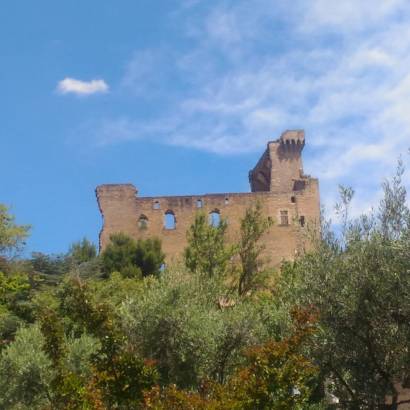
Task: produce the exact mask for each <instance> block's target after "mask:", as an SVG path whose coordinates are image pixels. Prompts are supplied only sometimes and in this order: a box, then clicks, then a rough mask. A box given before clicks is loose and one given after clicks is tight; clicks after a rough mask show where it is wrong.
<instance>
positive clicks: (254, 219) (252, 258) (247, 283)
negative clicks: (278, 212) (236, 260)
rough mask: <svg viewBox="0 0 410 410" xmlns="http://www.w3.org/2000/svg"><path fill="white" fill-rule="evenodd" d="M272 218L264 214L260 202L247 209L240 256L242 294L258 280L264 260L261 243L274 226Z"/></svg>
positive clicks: (240, 288)
mask: <svg viewBox="0 0 410 410" xmlns="http://www.w3.org/2000/svg"><path fill="white" fill-rule="evenodd" d="M272 224H273V221H272V219H271V218H269V217H268V218H265V217H264V216H263V215H262V207H261V204H260V203H259V202H258V203H257V204H256V205H255V206H254V207H253V208H248V209H247V210H246V213H245V216H244V218H243V219H242V221H241V231H240V235H241V237H240V242H239V247H238V248H239V257H240V264H241V269H240V275H239V285H238V291H239V294H240V295H244V294H245V293H246V292H248V291H249V290H251V289H252V287H254V285H255V284H256V281H257V280H258V276H259V274H260V272H261V268H262V265H263V261H262V259H261V254H262V252H263V250H264V249H265V246H264V245H262V244H260V239H261V238H262V235H263V234H264V233H265V232H266V231H267V230H268V229H269V228H270V227H271V226H272Z"/></svg>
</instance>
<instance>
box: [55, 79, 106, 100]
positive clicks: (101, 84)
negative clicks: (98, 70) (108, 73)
mask: <svg viewBox="0 0 410 410" xmlns="http://www.w3.org/2000/svg"><path fill="white" fill-rule="evenodd" d="M108 88H109V87H108V84H107V83H106V82H105V81H104V80H101V79H99V80H91V81H81V80H76V79H75V78H69V77H67V78H64V80H61V81H60V82H59V83H58V85H57V92H58V93H59V94H75V95H83V96H84V95H91V94H99V93H106V92H108Z"/></svg>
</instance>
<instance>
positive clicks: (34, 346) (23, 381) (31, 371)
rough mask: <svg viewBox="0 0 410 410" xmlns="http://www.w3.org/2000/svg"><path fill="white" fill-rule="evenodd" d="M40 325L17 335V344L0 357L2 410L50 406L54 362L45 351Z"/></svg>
mask: <svg viewBox="0 0 410 410" xmlns="http://www.w3.org/2000/svg"><path fill="white" fill-rule="evenodd" d="M43 342H44V340H43V336H42V334H41V332H40V329H39V327H38V326H37V325H31V326H29V327H23V328H21V329H19V330H18V331H17V334H16V337H15V340H14V341H13V342H12V343H11V344H10V345H8V346H7V347H6V348H5V349H4V350H3V351H2V352H1V356H0V407H1V408H2V409H11V408H16V409H17V408H26V409H38V410H40V409H45V408H47V407H48V406H49V405H50V400H49V399H50V384H51V381H52V380H53V377H54V371H53V368H52V364H51V360H50V359H49V358H48V357H47V355H46V354H45V353H44V352H43V351H42V344H43Z"/></svg>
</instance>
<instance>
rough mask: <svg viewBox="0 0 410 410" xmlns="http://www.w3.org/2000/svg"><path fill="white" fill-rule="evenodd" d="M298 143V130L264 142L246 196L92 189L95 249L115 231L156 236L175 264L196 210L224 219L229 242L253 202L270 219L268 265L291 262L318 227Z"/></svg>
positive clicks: (313, 192)
mask: <svg viewBox="0 0 410 410" xmlns="http://www.w3.org/2000/svg"><path fill="white" fill-rule="evenodd" d="M288 141H289V142H288ZM303 145H304V135H303V132H301V131H297V132H296V131H290V132H287V133H284V134H283V135H282V136H281V138H280V139H279V140H277V141H273V142H270V143H268V146H267V149H266V151H265V153H264V154H263V155H262V157H261V159H260V160H259V162H258V164H257V165H256V166H255V168H254V169H253V170H252V171H251V172H250V176H249V177H250V183H251V189H252V191H253V192H250V193H221V194H205V195H192V196H164V197H161V196H159V197H138V195H137V189H136V188H135V187H134V186H133V185H131V184H114V185H100V186H99V187H97V189H96V194H97V200H98V204H99V207H100V211H101V214H102V216H103V229H102V231H101V233H100V248H101V249H104V248H105V247H106V246H107V244H108V243H109V237H110V235H111V234H113V233H116V232H123V233H125V234H127V235H129V236H131V237H133V238H135V239H139V238H141V239H145V238H150V237H158V238H160V239H161V241H162V246H163V250H164V252H165V253H166V255H167V261H168V262H171V261H177V260H179V259H180V258H181V256H182V252H183V250H184V248H185V247H186V244H187V242H186V232H187V230H188V229H189V227H190V226H191V224H192V223H193V221H194V218H195V214H196V213H197V212H198V211H202V212H205V213H206V214H211V213H214V216H215V215H216V214H217V215H219V216H220V217H221V218H226V219H227V222H228V230H227V234H228V239H229V240H231V241H234V240H235V239H237V238H238V236H239V227H240V220H241V218H242V217H243V216H244V214H245V211H246V209H247V208H249V207H250V206H252V205H254V204H255V203H256V202H257V201H258V202H260V204H261V205H262V209H263V212H264V214H265V215H267V216H268V215H269V216H271V217H272V218H273V220H274V225H273V227H272V228H271V229H270V231H269V232H268V233H266V234H265V236H264V238H263V241H264V244H265V246H266V251H265V253H266V257H267V258H268V259H269V261H270V264H272V265H277V264H279V263H280V262H281V261H282V260H283V259H293V258H294V257H295V254H296V253H297V252H301V251H302V250H303V248H304V246H306V236H307V235H306V231H307V227H308V226H309V225H310V226H315V225H317V223H318V221H319V211H320V206H319V186H318V181H317V179H314V178H310V177H309V176H306V175H304V174H303V171H302V162H301V151H302V149H303ZM286 216H287V218H286ZM167 219H168V220H171V222H175V224H174V226H173V225H172V224H171V226H168V228H169V227H171V228H173V229H167V225H166V222H165V221H166V220H167ZM286 219H287V222H288V223H287V224H286V223H285V222H286Z"/></svg>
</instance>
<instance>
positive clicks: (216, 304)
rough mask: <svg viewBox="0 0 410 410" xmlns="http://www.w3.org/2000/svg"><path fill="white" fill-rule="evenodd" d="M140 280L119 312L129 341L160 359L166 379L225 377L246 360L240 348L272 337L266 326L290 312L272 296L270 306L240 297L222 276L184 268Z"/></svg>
mask: <svg viewBox="0 0 410 410" xmlns="http://www.w3.org/2000/svg"><path fill="white" fill-rule="evenodd" d="M204 279H206V280H204ZM142 285H143V287H142V288H141V289H140V290H139V291H138V292H137V293H136V294H135V295H133V297H130V298H129V299H128V300H127V301H126V302H124V303H123V305H122V306H121V309H120V311H119V315H120V316H121V318H122V321H123V328H124V331H125V333H126V335H127V338H128V340H129V341H130V343H132V345H134V346H136V347H137V349H138V352H139V354H140V355H141V356H143V357H146V358H149V359H153V360H155V361H156V363H157V367H158V370H159V373H160V376H161V383H162V384H168V383H176V384H177V385H178V386H179V387H187V388H196V387H197V386H198V384H199V383H200V381H201V380H202V379H204V378H210V379H215V380H218V381H221V382H222V381H225V380H226V379H227V378H228V377H229V376H230V375H231V374H232V372H233V371H234V369H235V366H237V365H238V363H240V361H241V360H243V358H242V356H241V351H242V349H243V348H245V347H246V346H248V345H249V344H256V343H260V342H263V341H264V340H266V339H267V338H269V336H270V331H269V330H267V328H271V329H279V328H280V326H279V325H278V323H279V322H283V317H284V316H285V315H286V313H285V312H281V311H279V310H278V309H277V308H276V309H275V305H274V303H272V298H269V299H270V302H269V303H270V305H269V307H268V303H267V301H266V300H263V301H262V300H261V304H259V303H258V301H257V300H255V301H251V300H250V299H249V300H247V299H244V300H236V299H235V296H236V295H235V294H234V295H230V294H229V293H227V292H229V289H227V288H226V287H225V285H224V284H223V283H221V281H220V280H218V278H207V277H205V278H204V277H202V276H201V275H192V274H190V273H189V272H186V271H184V270H183V269H182V268H176V269H172V270H167V271H165V272H164V274H163V275H161V277H160V278H159V279H155V280H154V279H152V278H146V279H145V280H144V281H143V283H142ZM227 295H228V296H227ZM221 300H228V301H229V303H228V307H221V303H220V301H221ZM262 304H263V306H262Z"/></svg>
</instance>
